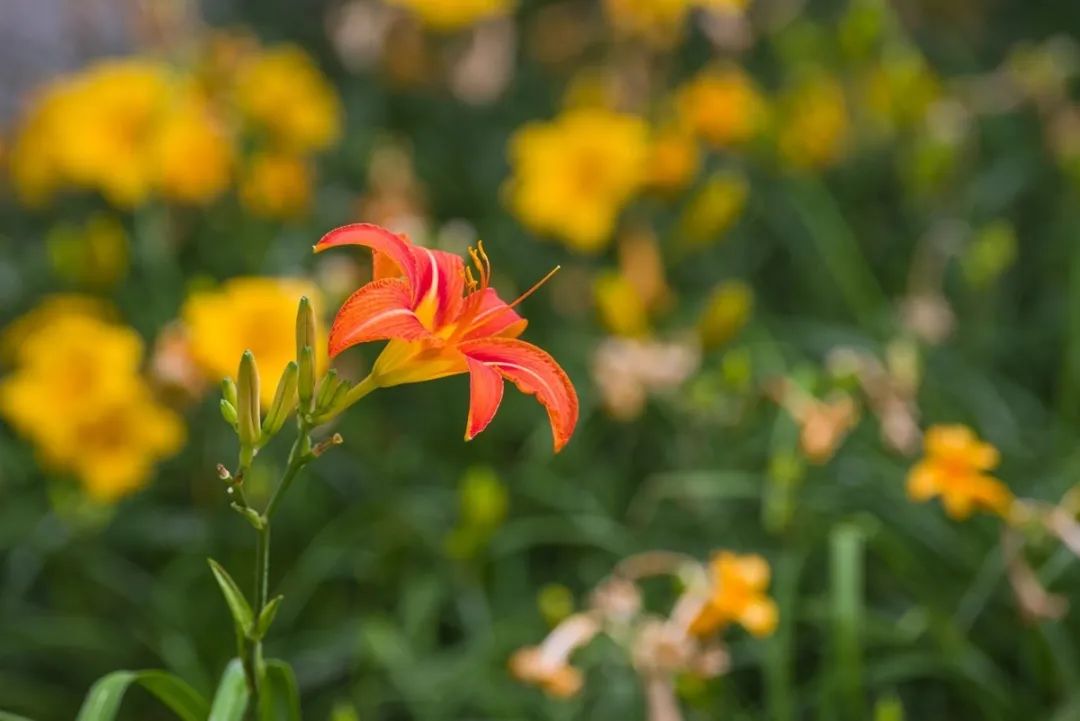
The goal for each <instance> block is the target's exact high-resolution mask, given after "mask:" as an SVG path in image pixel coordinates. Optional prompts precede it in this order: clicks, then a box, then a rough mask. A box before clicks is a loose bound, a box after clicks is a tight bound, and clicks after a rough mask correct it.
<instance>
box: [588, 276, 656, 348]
mask: <svg viewBox="0 0 1080 721" xmlns="http://www.w3.org/2000/svg"><path fill="white" fill-rule="evenodd" d="M593 299H594V300H595V302H596V311H597V313H598V314H599V315H600V322H601V323H602V324H603V326H604V327H605V328H607V330H609V331H610V332H611V333H614V334H615V335H619V336H623V337H626V338H639V337H641V336H645V335H648V333H649V312H648V309H647V308H646V307H645V301H644V300H642V298H641V295H640V294H639V293H638V290H637V288H636V287H634V284H633V283H632V282H631V281H630V280H629V279H628V278H627V277H626V276H625V275H623V274H622V273H620V272H618V271H606V272H604V273H602V274H600V275H599V276H598V277H597V278H596V280H595V281H594V282H593Z"/></svg>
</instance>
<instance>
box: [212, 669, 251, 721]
mask: <svg viewBox="0 0 1080 721" xmlns="http://www.w3.org/2000/svg"><path fill="white" fill-rule="evenodd" d="M247 705H248V687H247V679H245V678H244V666H243V665H242V664H241V663H240V659H238V658H234V659H233V660H232V661H229V665H228V666H226V667H225V673H223V674H222V675H221V683H220V684H218V688H217V692H216V693H215V694H214V703H213V705H212V706H211V707H210V718H209V719H208V720H207V721H242V719H243V718H244V712H245V711H246V710H247Z"/></svg>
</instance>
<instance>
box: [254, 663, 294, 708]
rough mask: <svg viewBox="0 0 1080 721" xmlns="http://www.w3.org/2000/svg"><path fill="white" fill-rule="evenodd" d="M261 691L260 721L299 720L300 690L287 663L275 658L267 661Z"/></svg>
mask: <svg viewBox="0 0 1080 721" xmlns="http://www.w3.org/2000/svg"><path fill="white" fill-rule="evenodd" d="M262 691H263V695H264V696H263V697H264V699H265V703H264V704H263V707H262V721H300V691H299V690H298V689H297V687H296V675H295V674H294V673H293V670H292V668H291V667H290V666H289V664H287V663H285V662H284V661H279V660H277V659H271V660H270V661H267V662H266V673H265V674H264V675H263V688H262Z"/></svg>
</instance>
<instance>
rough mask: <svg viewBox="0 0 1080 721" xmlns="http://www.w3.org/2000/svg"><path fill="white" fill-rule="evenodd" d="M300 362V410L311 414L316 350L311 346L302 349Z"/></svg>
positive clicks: (298, 386) (298, 380)
mask: <svg viewBox="0 0 1080 721" xmlns="http://www.w3.org/2000/svg"><path fill="white" fill-rule="evenodd" d="M298 361H299V362H298V366H299V367H298V374H297V379H296V393H297V396H298V397H299V398H300V410H302V411H304V412H307V413H310V412H311V410H312V405H311V402H312V400H313V399H314V397H315V349H314V348H312V347H311V346H309V345H308V346H304V347H303V348H301V349H300V357H299V359H298Z"/></svg>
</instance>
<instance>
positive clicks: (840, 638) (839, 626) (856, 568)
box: [829, 524, 865, 720]
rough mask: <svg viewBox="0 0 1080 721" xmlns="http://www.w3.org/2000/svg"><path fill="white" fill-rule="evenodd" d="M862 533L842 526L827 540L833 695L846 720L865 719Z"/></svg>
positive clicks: (860, 530)
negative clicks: (835, 696) (834, 694)
mask: <svg viewBox="0 0 1080 721" xmlns="http://www.w3.org/2000/svg"><path fill="white" fill-rule="evenodd" d="M864 546H865V536H864V534H863V531H862V529H860V528H859V527H857V526H855V525H852V524H843V525H840V526H837V527H836V528H834V529H833V531H832V533H831V534H830V537H829V571H830V573H829V577H830V586H831V590H830V596H831V599H830V604H831V616H832V652H833V663H832V673H833V683H832V688H833V691H834V692H835V693H836V695H837V699H836V700H837V704H836V706H837V708H839V709H841V710H842V714H841V716H842V717H844V718H848V719H853V720H855V719H862V718H865V714H864V702H863V682H862V676H863V673H862V639H861V637H862V625H863V619H862V617H863V549H864Z"/></svg>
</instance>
